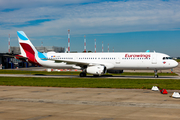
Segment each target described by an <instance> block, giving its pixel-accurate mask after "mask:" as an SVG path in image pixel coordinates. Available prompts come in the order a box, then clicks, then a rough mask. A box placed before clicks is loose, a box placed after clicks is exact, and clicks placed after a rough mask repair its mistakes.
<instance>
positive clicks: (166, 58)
mask: <svg viewBox="0 0 180 120" xmlns="http://www.w3.org/2000/svg"><path fill="white" fill-rule="evenodd" d="M168 59H172V58H171V57H163V60H168Z"/></svg>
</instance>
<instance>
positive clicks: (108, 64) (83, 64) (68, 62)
mask: <svg viewBox="0 0 180 120" xmlns="http://www.w3.org/2000/svg"><path fill="white" fill-rule="evenodd" d="M45 59H46V58H45ZM46 60H52V61H55V62H56V63H58V62H59V63H60V62H65V63H67V64H74V65H76V66H80V67H83V66H95V65H102V66H106V67H107V68H113V67H114V66H113V65H112V64H110V63H95V62H93V63H92V62H91V63H89V62H82V61H75V60H73V61H72V60H57V59H46Z"/></svg>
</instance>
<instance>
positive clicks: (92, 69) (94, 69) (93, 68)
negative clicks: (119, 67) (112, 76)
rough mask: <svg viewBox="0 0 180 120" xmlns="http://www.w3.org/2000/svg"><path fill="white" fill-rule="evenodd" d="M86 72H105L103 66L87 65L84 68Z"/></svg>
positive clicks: (99, 73) (94, 73)
mask: <svg viewBox="0 0 180 120" xmlns="http://www.w3.org/2000/svg"><path fill="white" fill-rule="evenodd" d="M86 72H87V73H89V74H93V75H103V74H105V73H106V67H105V66H89V67H87V68H86Z"/></svg>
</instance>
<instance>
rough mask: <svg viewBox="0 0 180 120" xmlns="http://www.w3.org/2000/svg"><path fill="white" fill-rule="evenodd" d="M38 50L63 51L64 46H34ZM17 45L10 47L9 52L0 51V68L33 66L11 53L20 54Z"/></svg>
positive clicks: (44, 51)
mask: <svg viewBox="0 0 180 120" xmlns="http://www.w3.org/2000/svg"><path fill="white" fill-rule="evenodd" d="M36 49H37V50H38V51H39V52H42V53H47V52H56V53H64V52H65V48H63V47H55V46H47V47H43V46H42V47H36ZM20 53H21V52H20V48H19V47H10V54H8V53H0V69H14V68H17V67H18V68H22V67H30V66H34V65H32V64H31V63H28V62H23V61H21V60H18V59H16V58H14V57H13V56H11V55H18V54H20Z"/></svg>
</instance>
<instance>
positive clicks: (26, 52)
mask: <svg viewBox="0 0 180 120" xmlns="http://www.w3.org/2000/svg"><path fill="white" fill-rule="evenodd" d="M17 35H18V41H19V46H20V50H21V54H20V55H16V56H15V57H16V58H17V59H20V60H24V61H28V62H30V63H33V64H37V65H39V66H43V67H48V68H57V69H79V70H82V72H81V73H80V74H79V76H80V77H85V76H86V74H87V73H89V74H92V75H94V76H101V75H103V74H105V73H123V71H124V70H154V72H155V75H154V77H158V74H157V71H158V70H164V69H172V68H175V67H177V66H178V63H177V62H176V61H175V60H173V59H171V58H170V56H169V55H166V54H163V53H157V52H149V51H148V52H113V53H55V52H48V53H41V52H39V51H37V50H36V48H35V47H34V46H33V44H32V43H31V41H30V40H29V38H28V37H27V36H26V34H25V33H24V32H23V31H17Z"/></svg>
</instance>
